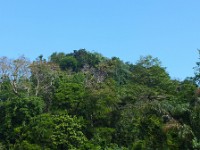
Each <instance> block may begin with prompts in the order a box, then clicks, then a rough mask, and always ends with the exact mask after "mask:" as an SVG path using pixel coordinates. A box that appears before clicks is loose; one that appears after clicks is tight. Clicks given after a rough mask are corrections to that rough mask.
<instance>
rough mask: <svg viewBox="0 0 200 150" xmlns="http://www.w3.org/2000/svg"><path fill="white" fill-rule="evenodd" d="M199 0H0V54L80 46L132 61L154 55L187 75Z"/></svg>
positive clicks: (31, 54) (199, 25) (196, 42)
mask: <svg viewBox="0 0 200 150" xmlns="http://www.w3.org/2000/svg"><path fill="white" fill-rule="evenodd" d="M199 6H200V1H199V0H192V1H191V0H190V1H189V0H185V1H183V0H165V1H164V0H163V1H161V0H123V1H122V0H57V1H55V0H6V1H5V0H0V56H8V57H10V58H15V57H17V56H19V55H22V54H24V55H25V56H27V57H28V58H30V59H35V58H36V57H37V56H39V55H40V54H43V55H44V56H45V57H48V56H50V55H51V54H52V53H53V52H55V51H57V52H66V53H68V52H72V51H73V50H75V49H80V48H85V49H87V50H89V51H96V52H99V53H101V54H103V55H104V56H106V57H112V56H117V57H119V58H121V59H122V60H124V61H129V62H132V63H135V62H136V61H137V60H138V59H139V58H140V56H145V55H149V54H150V55H152V56H154V57H158V58H159V59H160V60H161V62H162V64H163V66H164V67H167V71H168V72H169V74H170V76H171V77H172V78H177V79H184V78H185V77H187V76H193V73H194V71H193V67H194V66H195V62H196V61H198V52H197V49H198V48H199V49H200V12H199Z"/></svg>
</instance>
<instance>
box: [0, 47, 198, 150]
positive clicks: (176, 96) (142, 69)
mask: <svg viewBox="0 0 200 150" xmlns="http://www.w3.org/2000/svg"><path fill="white" fill-rule="evenodd" d="M16 66H18V67H19V68H20V69H17V67H16ZM199 66H200V63H199V62H197V67H195V77H193V78H186V79H185V80H183V81H178V80H172V79H171V78H170V76H169V74H168V73H167V72H166V70H165V68H164V67H162V65H161V63H160V61H159V60H158V59H157V58H153V57H152V56H146V57H141V58H140V60H139V61H138V62H137V63H136V64H131V63H124V62H123V61H122V60H120V59H119V58H117V57H112V58H111V59H109V58H106V57H103V56H102V55H101V54H99V53H95V52H89V51H86V50H85V49H80V50H74V51H73V52H72V53H69V54H65V53H53V54H52V55H51V56H50V60H49V61H47V60H45V59H43V56H42V55H41V56H39V57H38V58H37V59H36V60H35V61H33V62H32V63H29V61H27V59H25V57H20V58H19V59H16V60H10V59H8V58H7V57H2V58H0V150H1V149H2V150H4V149H13V150H64V149H66V150H68V149H69V150H70V149H71V150H72V149H73V150H74V149H80V150H90V149H91V150H128V149H130V150H132V149H133V150H171V149H172V150H174V149H181V150H187V149H200V128H199V126H200V121H199V120H200V90H199V87H198V85H199V78H200V71H199V70H200V69H199ZM12 67H13V68H14V70H15V71H14V72H12V69H10V70H9V68H12ZM5 70H6V71H5ZM23 72H25V74H26V76H25V75H24V73H23ZM9 73H12V74H13V75H14V76H12V75H10V74H9Z"/></svg>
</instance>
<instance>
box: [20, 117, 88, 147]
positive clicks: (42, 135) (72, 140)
mask: <svg viewBox="0 0 200 150" xmlns="http://www.w3.org/2000/svg"><path fill="white" fill-rule="evenodd" d="M81 128H82V125H81V122H80V120H79V119H77V118H76V117H70V116H69V115H67V114H66V113H62V114H57V115H50V114H42V115H40V116H37V117H35V118H33V119H32V120H31V122H30V124H29V126H28V127H27V128H26V130H25V133H24V138H26V139H28V140H29V142H30V143H33V144H37V145H40V147H42V148H46V149H48V148H49V149H55V150H56V149H76V148H80V147H81V146H83V145H84V142H86V138H85V136H84V134H83V133H82V131H81Z"/></svg>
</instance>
